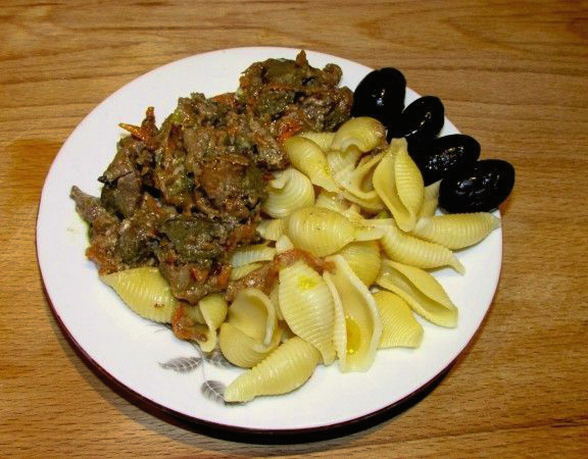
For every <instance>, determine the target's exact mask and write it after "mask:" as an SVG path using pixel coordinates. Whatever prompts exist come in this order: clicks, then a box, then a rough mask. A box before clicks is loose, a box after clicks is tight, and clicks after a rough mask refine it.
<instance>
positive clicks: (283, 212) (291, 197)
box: [261, 168, 314, 218]
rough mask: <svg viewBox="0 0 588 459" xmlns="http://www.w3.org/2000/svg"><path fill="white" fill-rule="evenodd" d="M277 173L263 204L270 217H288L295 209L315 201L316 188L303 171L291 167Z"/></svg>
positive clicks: (263, 208)
mask: <svg viewBox="0 0 588 459" xmlns="http://www.w3.org/2000/svg"><path fill="white" fill-rule="evenodd" d="M275 175H276V179H275V180H272V181H271V182H270V185H269V187H268V196H267V198H266V199H265V201H264V202H263V204H262V206H261V208H262V210H263V211H264V212H265V213H266V214H268V215H269V216H270V217H273V218H282V217H286V216H288V215H290V214H291V213H292V212H293V211H294V210H296V209H300V208H302V207H307V206H311V205H312V204H313V203H314V188H313V186H312V183H311V182H310V180H309V179H308V177H306V175H304V174H303V173H302V172H299V171H297V170H296V169H293V168H289V169H286V170H284V171H281V172H277V173H276V174H275Z"/></svg>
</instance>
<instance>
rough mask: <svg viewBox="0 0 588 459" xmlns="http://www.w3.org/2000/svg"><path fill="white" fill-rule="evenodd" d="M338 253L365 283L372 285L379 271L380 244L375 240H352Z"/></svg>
mask: <svg viewBox="0 0 588 459" xmlns="http://www.w3.org/2000/svg"><path fill="white" fill-rule="evenodd" d="M337 253H338V254H339V255H341V256H343V258H345V261H347V263H348V264H349V267H350V268H351V269H352V270H353V272H354V273H355V275H356V276H357V277H359V279H360V280H361V281H362V282H363V283H364V284H365V285H366V286H368V287H369V286H370V285H372V284H373V283H374V282H375V280H376V278H377V277H378V273H379V272H380V264H381V256H380V246H379V245H378V243H377V242H376V241H361V242H352V243H350V244H347V245H346V246H345V247H343V248H342V249H341V250H340V251H339V252H337Z"/></svg>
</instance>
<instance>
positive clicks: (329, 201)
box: [314, 190, 351, 214]
mask: <svg viewBox="0 0 588 459" xmlns="http://www.w3.org/2000/svg"><path fill="white" fill-rule="evenodd" d="M314 205H315V206H316V207H323V208H325V209H330V210H334V211H335V212H339V213H340V214H342V213H343V212H345V211H346V210H347V209H349V206H351V203H350V202H349V201H347V200H346V199H345V198H344V197H343V195H341V194H340V193H330V192H328V191H325V190H322V191H321V192H320V193H319V195H318V196H317V198H316V201H315V203H314Z"/></svg>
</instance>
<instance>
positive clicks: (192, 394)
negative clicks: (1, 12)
mask: <svg viewBox="0 0 588 459" xmlns="http://www.w3.org/2000/svg"><path fill="white" fill-rule="evenodd" d="M296 53H297V50H295V49H288V48H236V49H227V50H221V51H214V52H210V53H206V54H200V55H196V56H192V57H189V58H186V59H182V60H180V61H177V62H173V63H171V64H168V65H165V66H163V67H160V68H158V69H156V70H154V71H152V72H149V73H147V74H146V75H143V76H141V77H139V78H137V79H136V80H134V81H132V82H131V83H129V84H128V85H126V86H124V87H123V88H121V89H120V90H118V91H117V92H115V93H114V94H113V95H111V96H110V97H108V98H107V99H106V100H105V101H104V102H102V103H101V104H100V105H99V106H98V107H96V108H95V109H94V110H93V111H92V112H91V113H90V114H89V115H88V116H87V117H86V118H85V119H84V120H83V121H82V122H81V123H80V124H79V126H78V127H77V128H76V129H75V130H74V132H73V133H72V134H71V136H70V137H69V139H68V140H67V141H66V142H65V144H64V145H63V147H62V148H61V151H60V152H59V154H58V155H57V157H56V158H55V161H54V162H53V165H52V167H51V170H50V171H49V174H48V176H47V179H46V181H45V186H44V188H43V194H42V197H41V204H40V208H39V216H38V222H37V250H38V258H39V264H40V267H41V272H42V275H43V280H44V282H45V286H46V290H47V293H48V296H49V298H50V302H51V303H52V307H53V311H54V313H55V316H56V318H57V319H58V321H59V322H60V323H61V325H62V329H63V331H64V333H65V334H66V335H67V336H68V338H69V339H70V342H72V344H73V346H74V347H76V348H77V349H78V350H79V351H81V353H82V354H83V355H84V356H86V357H87V358H88V359H87V360H89V361H90V364H91V365H92V366H94V367H95V368H97V369H98V370H99V372H100V373H101V374H102V375H103V376H106V377H107V378H110V379H112V380H114V381H115V383H116V385H117V386H118V387H119V388H120V387H122V388H124V389H125V390H126V392H127V393H130V394H135V395H139V396H140V398H141V399H142V400H143V401H144V402H145V403H146V404H147V406H148V407H150V408H156V409H161V410H163V411H166V412H167V413H172V414H174V415H177V416H179V417H180V418H182V419H187V420H191V421H193V422H195V423H196V424H200V425H208V426H212V427H214V428H219V429H227V430H231V431H237V432H239V431H240V432H251V433H253V432H260V431H261V432H268V433H271V434H280V433H291V432H300V431H306V432H309V431H313V430H320V431H323V430H325V429H329V428H335V427H340V426H342V425H345V424H348V423H352V422H354V421H358V420H360V419H366V418H369V417H370V416H372V415H375V414H376V413H381V412H382V411H383V410H386V409H388V408H390V407H392V406H394V405H396V404H397V403H399V402H400V401H402V400H405V399H406V398H407V397H409V396H410V395H412V394H415V393H416V392H418V391H419V390H420V389H422V388H423V387H425V386H426V385H427V384H428V383H429V382H430V381H432V380H433V379H434V378H435V377H436V376H438V375H439V374H440V373H441V372H443V370H444V369H446V368H447V367H448V366H449V365H450V364H451V363H452V362H453V361H454V359H455V358H456V357H457V356H458V355H459V354H460V352H462V351H463V349H464V348H465V346H466V345H467V344H468V342H469V341H470V339H471V338H472V336H473V335H474V333H475V332H476V330H477V329H478V327H479V326H480V323H481V322H482V319H483V318H484V315H485V314H486V312H487V310H488V308H489V306H490V303H491V301H492V297H493V295H494V291H495V289H496V285H497V282H498V276H499V272H500V265H501V249H502V233H501V231H500V230H497V231H494V232H493V233H492V234H491V235H490V236H489V237H488V238H487V239H486V240H485V241H483V242H482V243H481V244H479V245H477V246H475V247H473V248H471V249H468V250H464V251H461V252H460V253H459V254H458V258H459V259H460V261H461V262H462V263H463V264H464V266H465V267H466V269H467V273H466V275H465V276H460V275H458V274H456V273H454V272H453V271H450V270H448V269H447V270H441V271H438V272H437V273H436V274H435V276H436V277H437V278H438V279H439V280H440V281H441V283H442V284H443V286H444V287H445V288H446V289H447V291H448V293H449V295H450V297H451V298H452V300H453V301H454V303H455V304H456V305H457V306H458V308H459V324H458V326H457V328H455V329H444V328H441V327H436V326H434V325H431V324H429V323H426V322H422V323H423V326H424V328H425V334H424V340H423V344H422V346H421V347H420V348H419V349H417V350H406V349H390V350H382V351H379V352H378V355H377V358H376V361H375V363H374V365H373V366H372V368H370V370H369V371H367V372H366V373H350V374H342V373H340V372H339V370H338V369H337V365H336V364H335V365H331V366H330V367H328V368H325V367H319V368H318V369H317V370H316V372H315V373H314V375H313V376H312V377H311V379H310V380H309V382H308V383H307V384H305V385H304V386H303V387H302V388H300V389H299V390H297V391H295V392H293V393H291V394H288V395H284V396H277V397H261V398H259V399H256V400H254V401H253V402H251V403H249V404H246V405H238V406H225V405H223V404H221V403H217V402H214V401H212V400H209V399H208V398H206V397H204V396H203V395H202V394H201V391H200V387H201V385H202V382H203V381H204V379H203V378H206V379H211V380H218V381H222V382H224V383H229V382H230V381H231V380H233V379H234V378H235V377H236V376H237V375H238V374H239V373H240V371H241V370H237V369H233V368H229V369H227V368H219V367H217V366H215V365H213V364H211V363H210V362H205V363H204V364H203V365H201V366H200V367H199V368H197V369H196V370H195V371H193V372H189V373H183V374H182V373H176V372H173V371H169V370H164V369H163V368H161V367H160V365H159V363H160V362H165V361H168V360H169V359H171V358H175V357H180V356H185V357H190V356H197V355H198V354H197V351H196V350H195V348H194V347H193V346H191V345H190V344H189V343H186V342H182V341H180V340H178V339H176V338H174V337H173V335H172V333H171V332H170V331H169V330H167V329H162V328H161V327H160V326H158V325H154V324H152V323H150V322H148V321H146V320H143V319H141V318H139V317H138V316H137V315H135V314H134V313H133V312H131V311H130V310H129V309H128V308H127V307H126V306H125V305H124V304H123V303H121V301H120V300H119V299H118V297H117V296H116V294H114V293H113V291H112V290H110V289H109V288H108V287H107V286H105V285H104V284H102V283H101V282H100V281H99V279H98V275H97V271H96V268H95V266H94V265H93V264H92V263H91V262H89V261H88V260H87V259H86V257H85V255H84V249H85V247H86V246H87V244H88V241H87V237H86V228H85V226H84V224H83V223H82V222H81V220H80V219H79V218H78V217H77V215H76V213H75V210H74V203H73V201H72V200H71V199H70V198H69V191H70V188H71V186H72V185H74V184H75V185H78V186H79V187H80V188H81V189H82V190H84V191H86V192H89V193H92V194H95V195H98V194H99V190H100V185H99V183H98V182H97V180H96V179H97V177H98V176H99V175H100V174H101V173H102V172H103V171H104V169H105V168H106V166H107V165H108V164H109V163H110V161H111V160H112V158H113V156H114V153H115V144H116V142H117V140H118V139H119V138H120V136H121V130H120V129H119V128H118V127H117V124H118V123H119V122H128V123H134V124H138V123H140V121H141V120H142V119H143V116H144V112H145V108H146V107H147V106H150V105H152V106H154V107H155V113H156V116H157V119H158V121H161V120H162V119H163V118H164V117H165V116H166V115H167V114H169V113H170V112H171V111H172V110H173V109H174V107H175V105H176V102H177V98H178V97H180V96H185V95H188V94H189V93H190V92H194V91H198V92H203V93H205V94H206V95H207V96H212V95H215V94H219V93H223V92H227V91H234V90H235V89H236V87H237V86H238V77H239V74H240V72H242V71H243V70H244V69H246V68H247V67H248V66H249V65H250V64H251V63H253V62H256V61H259V60H264V59H267V58H270V57H286V58H293V57H294V56H295V55H296ZM307 54H308V59H309V61H310V63H311V64H312V65H313V66H319V67H322V66H323V65H325V64H327V63H329V62H334V63H336V64H338V65H340V66H341V67H342V69H343V81H342V84H343V85H347V86H349V87H350V88H355V86H356V85H357V84H358V83H359V81H360V80H361V79H362V78H363V77H364V76H365V75H366V74H367V73H368V72H369V71H370V69H369V68H368V67H365V66H363V65H360V64H357V63H355V62H351V61H348V60H346V59H342V58H339V57H336V56H329V55H326V54H321V53H316V52H308V53H307ZM381 64H382V65H385V64H390V63H387V62H382V63H381ZM416 97H418V95H417V94H416V93H415V92H414V91H411V90H409V89H407V103H408V102H410V101H412V100H413V99H415V98H416ZM454 132H458V131H457V129H456V128H455V127H454V126H453V124H451V123H450V122H449V121H448V120H446V122H445V127H444V129H443V132H442V133H443V134H450V133H454ZM497 215H498V214H497ZM203 373H204V374H203Z"/></svg>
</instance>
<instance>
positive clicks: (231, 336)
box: [218, 322, 282, 368]
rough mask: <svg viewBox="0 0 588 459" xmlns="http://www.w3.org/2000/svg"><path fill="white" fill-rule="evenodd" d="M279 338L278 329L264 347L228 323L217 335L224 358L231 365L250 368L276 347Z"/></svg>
mask: <svg viewBox="0 0 588 459" xmlns="http://www.w3.org/2000/svg"><path fill="white" fill-rule="evenodd" d="M281 338H282V330H281V329H280V328H279V327H278V328H277V332H276V333H274V334H273V336H272V341H271V342H270V343H269V344H268V345H265V344H263V343H260V342H259V341H257V340H255V339H253V338H251V337H250V336H249V335H247V334H245V333H243V332H242V331H241V330H240V329H238V328H237V327H235V326H234V325H233V324H231V323H230V322H225V323H223V324H222V326H221V328H220V331H219V334H218V344H219V348H220V350H221V352H222V353H223V355H224V356H225V358H226V359H227V360H228V361H229V362H231V363H232V364H233V365H236V366H238V367H242V368H251V367H254V366H255V365H257V364H258V363H259V362H261V361H262V360H263V359H264V358H266V357H267V356H268V355H269V354H270V353H271V352H272V351H273V350H274V349H275V348H276V347H278V345H279V344H280V340H281Z"/></svg>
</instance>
